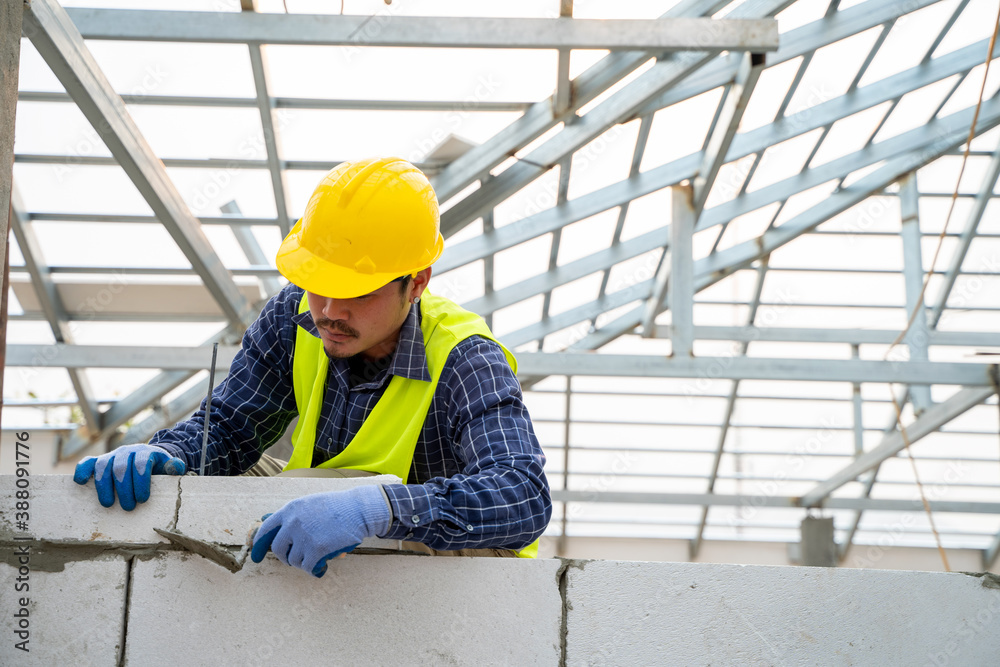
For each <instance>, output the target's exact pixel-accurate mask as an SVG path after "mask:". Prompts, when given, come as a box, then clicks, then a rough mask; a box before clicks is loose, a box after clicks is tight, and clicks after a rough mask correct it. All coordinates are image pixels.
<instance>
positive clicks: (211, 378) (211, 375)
mask: <svg viewBox="0 0 1000 667" xmlns="http://www.w3.org/2000/svg"><path fill="white" fill-rule="evenodd" d="M218 353H219V344H218V343H215V344H214V345H212V366H211V367H210V368H209V370H208V397H207V398H206V399H205V433H204V436H203V437H202V439H201V465H199V466H198V476H199V477H204V476H205V456H206V455H207V454H208V425H209V423H210V422H211V418H212V389H214V388H215V355H217V354H218Z"/></svg>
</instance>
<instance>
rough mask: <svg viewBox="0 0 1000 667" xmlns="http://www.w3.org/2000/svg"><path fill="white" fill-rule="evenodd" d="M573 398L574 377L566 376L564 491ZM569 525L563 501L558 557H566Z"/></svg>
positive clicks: (566, 485)
mask: <svg viewBox="0 0 1000 667" xmlns="http://www.w3.org/2000/svg"><path fill="white" fill-rule="evenodd" d="M572 397H573V376H572V375H567V376H566V419H565V420H564V421H563V480H562V488H563V491H567V490H569V430H570V413H571V404H572ZM568 523H569V503H568V502H565V501H563V514H562V529H561V530H560V532H559V542H558V545H557V547H556V555H557V556H565V555H566V527H567V525H568Z"/></svg>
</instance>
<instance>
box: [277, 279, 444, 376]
mask: <svg viewBox="0 0 1000 667" xmlns="http://www.w3.org/2000/svg"><path fill="white" fill-rule="evenodd" d="M302 298H303V299H304V298H305V295H304V294H303V296H302ZM292 321H293V322H295V324H297V325H298V326H300V327H302V328H303V329H305V330H306V331H308V332H309V333H310V334H312V335H313V336H315V337H316V338H319V337H320V335H319V330H318V329H316V323H315V322H314V321H313V318H312V314H311V313H310V312H309V311H308V310H307V311H306V312H304V313H297V314H296V315H293V316H292ZM335 361H338V362H340V363H342V364H346V363H347V362H346V360H343V359H337V360H335ZM388 374H389V375H398V376H399V377H404V378H407V379H409V380H423V381H424V382H430V381H431V374H430V372H429V371H428V370H427V350H426V349H425V348H424V334H423V332H422V331H421V330H420V306H419V305H417V304H413V305H411V306H410V312H409V313H408V314H407V315H406V320H404V322H403V326H402V327H401V328H400V330H399V341H398V342H397V343H396V351H395V352H393V354H392V363H391V364H389V368H388Z"/></svg>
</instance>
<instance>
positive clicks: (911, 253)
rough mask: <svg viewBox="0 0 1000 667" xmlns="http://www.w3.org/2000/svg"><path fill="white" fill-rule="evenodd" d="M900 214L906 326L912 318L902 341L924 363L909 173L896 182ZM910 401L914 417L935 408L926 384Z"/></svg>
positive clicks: (915, 213) (913, 179)
mask: <svg viewBox="0 0 1000 667" xmlns="http://www.w3.org/2000/svg"><path fill="white" fill-rule="evenodd" d="M899 185H900V187H899V210H900V214H901V217H902V221H901V225H900V237H901V238H902V241H903V281H904V285H905V288H906V316H907V322H909V321H910V318H911V317H912V320H913V323H912V324H911V325H910V326H909V329H908V331H907V333H906V337H905V338H904V340H905V341H906V345H907V347H908V348H909V350H910V360H911V361H927V360H928V356H927V343H928V338H929V336H928V335H927V310H926V306H925V305H924V298H923V286H924V262H923V253H922V252H921V249H920V206H919V197H918V195H917V175H916V173H913V172H911V173H909V174H907V175H906V176H904V177H903V178H902V179H901V180H900V182H899ZM910 401H911V402H912V403H913V413H914V415H916V416H917V417H919V416H920V415H921V414H923V412H924V410H926V409H927V408H929V407H930V406H932V405H933V404H934V401H933V400H932V399H931V388H930V385H928V384H915V385H912V386H911V387H910Z"/></svg>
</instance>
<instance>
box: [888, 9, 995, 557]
mask: <svg viewBox="0 0 1000 667" xmlns="http://www.w3.org/2000/svg"><path fill="white" fill-rule="evenodd" d="M998 32H1000V6H998V7H997V18H996V21H995V22H994V26H993V35H992V36H991V37H990V44H989V47H988V48H987V51H986V62H985V67H984V69H983V83H982V85H981V86H980V87H979V100H978V101H977V102H976V110H975V112H974V113H973V114H972V126H971V127H970V128H969V136H968V138H967V139H966V141H965V151H963V153H962V165H961V167H960V168H959V171H958V179H957V180H956V181H955V190H954V192H952V194H951V202H950V204H949V206H948V215H947V216H946V217H945V220H944V225H943V226H942V227H941V234H940V235H939V236H938V240H937V247H936V248H934V257H933V258H932V259H931V267H930V269H929V270H928V271H927V275H926V276H924V283H923V286H922V287H921V289H920V296H919V297H918V298H917V302H916V303H915V304H914V305H913V312H912V313H910V318H909V319H908V320H907V322H906V328H905V329H903V331H901V332H900V334H899V335H898V336H896V339H895V340H894V341H892V344H890V345H889V349H888V350H886V353H885V357H883V361H885V360H887V359H888V358H889V355H890V354H891V353H892V350H893V348H894V347H896V345H898V344H899V342H900V341H901V340H903V338H904V337H905V336H906V334H907V333H909V331H910V328H911V327H913V323H914V322H915V321H916V319H917V314H918V313H919V312H920V311H921V310H922V309H923V308H924V295H925V294H926V292H927V285H928V284H929V283H930V281H931V276H933V275H934V268H935V267H936V266H937V260H938V255H940V253H941V246H942V245H943V243H944V239H945V235H946V233H947V231H948V225H949V224H950V223H951V215H952V213H953V212H954V211H955V202H956V201H958V188H959V185H960V184H961V183H962V176H963V175H964V174H965V165H966V162H967V161H968V159H969V151H970V150H971V149H972V140H973V139H975V137H976V123H977V122H979V109H980V108H981V107H982V105H983V95H984V94H985V92H986V77H987V76H988V75H989V72H990V62H992V60H993V47H994V46H995V45H996V41H997V33H998ZM994 368H996V366H994ZM991 379H993V381H994V382H993V386H994V388H996V389H997V390H998V392H1000V387H998V386H997V381H996V379H995V378H993V376H992V375H991ZM889 396H890V397H891V398H892V407H893V408H895V410H896V423H897V424H899V431H900V435H902V436H903V443H904V445H905V449H906V455H907V456H908V457H909V459H910V466H911V467H912V468H913V478H914V480H916V483H917V489H918V490H919V491H920V500H921V501H922V502H923V505H924V511H926V512H927V521H928V522H929V523H930V526H931V532H933V533H934V542H935V543H936V544H937V549H938V553H939V554H941V562H942V563H943V564H944V569H945V571H946V572H951V566H950V565H949V564H948V556H947V554H945V551H944V547H943V546H942V544H941V535H940V534H939V533H938V531H937V527H936V526H935V525H934V517H933V515H932V514H931V506H930V503H929V502H928V501H927V496H926V494H924V486H923V484H921V482H920V475H919V474H918V473H917V461H916V459H914V458H913V452H911V451H910V437H909V435H908V434H907V433H906V426H904V425H903V415H902V409H901V408H900V407H899V402H898V401H897V400H896V396H895V394H893V393H892V392H891V391H890V392H889ZM998 396H1000V393H998ZM998 403H1000V398H998Z"/></svg>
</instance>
